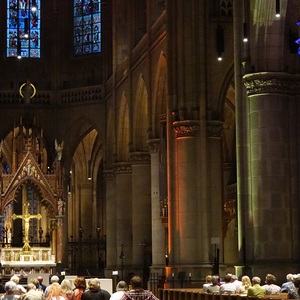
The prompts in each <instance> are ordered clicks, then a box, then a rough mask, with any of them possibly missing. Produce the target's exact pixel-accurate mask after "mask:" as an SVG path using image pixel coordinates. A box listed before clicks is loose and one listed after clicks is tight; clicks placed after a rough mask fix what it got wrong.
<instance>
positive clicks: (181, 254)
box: [169, 120, 200, 265]
mask: <svg viewBox="0 0 300 300" xmlns="http://www.w3.org/2000/svg"><path fill="white" fill-rule="evenodd" d="M173 127H174V130H175V133H176V146H175V147H176V152H177V155H176V200H175V202H176V203H175V206H176V210H175V214H176V215H174V216H172V217H173V218H174V219H175V220H173V222H174V225H175V226H173V227H172V228H169V230H171V231H173V233H174V234H173V236H174V242H173V243H172V244H173V249H170V251H171V252H173V253H174V258H175V261H176V262H177V263H178V264H181V265H182V264H195V263H196V262H198V261H199V248H198V245H199V235H198V234H195V232H199V229H200V228H199V225H198V221H199V214H198V210H199V204H198V203H197V199H198V197H197V196H198V195H197V185H198V178H197V176H195V174H196V172H197V171H196V170H195V167H196V162H197V150H196V149H197V141H196V134H197V132H198V130H199V125H198V122H197V121H189V120H183V121H176V122H174V123H173Z"/></svg>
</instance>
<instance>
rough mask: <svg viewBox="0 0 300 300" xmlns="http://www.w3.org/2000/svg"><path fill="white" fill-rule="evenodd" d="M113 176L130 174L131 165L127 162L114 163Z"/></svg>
mask: <svg viewBox="0 0 300 300" xmlns="http://www.w3.org/2000/svg"><path fill="white" fill-rule="evenodd" d="M114 171H115V174H119V175H120V174H123V175H125V174H128V175H129V174H131V163H129V162H118V163H114Z"/></svg>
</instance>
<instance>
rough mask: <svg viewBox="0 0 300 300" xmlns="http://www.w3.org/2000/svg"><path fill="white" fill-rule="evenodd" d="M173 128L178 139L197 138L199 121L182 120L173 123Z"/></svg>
mask: <svg viewBox="0 0 300 300" xmlns="http://www.w3.org/2000/svg"><path fill="white" fill-rule="evenodd" d="M173 128H174V131H175V134H176V137H177V138H181V137H195V136H196V135H197V133H198V131H199V121H198V120H182V121H176V122H173Z"/></svg>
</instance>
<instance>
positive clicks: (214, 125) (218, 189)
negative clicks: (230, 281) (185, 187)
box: [206, 120, 224, 261]
mask: <svg viewBox="0 0 300 300" xmlns="http://www.w3.org/2000/svg"><path fill="white" fill-rule="evenodd" d="M206 130H207V137H208V141H207V149H208V150H207V167H208V170H207V175H208V186H209V199H210V204H209V219H208V224H210V226H209V227H210V228H209V230H207V231H206V232H207V233H208V239H207V240H208V242H209V243H210V254H211V256H212V257H215V256H216V255H217V254H216V250H217V249H219V253H220V257H219V258H220V261H223V257H221V256H222V253H223V251H222V250H223V233H222V228H223V224H222V221H223V219H222V217H220V218H216V217H215V216H223V212H222V209H223V206H224V205H223V193H224V191H223V189H222V187H223V186H224V184H223V182H222V179H223V175H222V172H223V169H222V163H223V161H222V141H221V136H222V131H223V122H221V121H218V120H210V121H207V123H206Z"/></svg>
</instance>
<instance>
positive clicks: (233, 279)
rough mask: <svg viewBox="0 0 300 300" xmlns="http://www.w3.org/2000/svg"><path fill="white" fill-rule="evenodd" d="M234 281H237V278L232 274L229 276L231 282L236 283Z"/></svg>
mask: <svg viewBox="0 0 300 300" xmlns="http://www.w3.org/2000/svg"><path fill="white" fill-rule="evenodd" d="M236 280H238V278H237V276H236V275H234V274H232V275H231V282H234V281H236Z"/></svg>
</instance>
